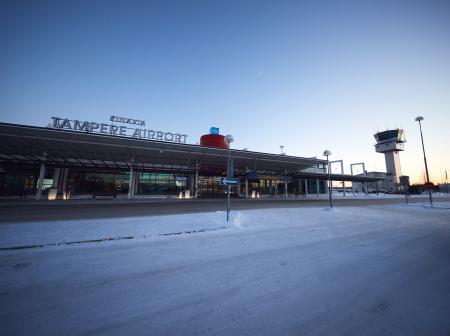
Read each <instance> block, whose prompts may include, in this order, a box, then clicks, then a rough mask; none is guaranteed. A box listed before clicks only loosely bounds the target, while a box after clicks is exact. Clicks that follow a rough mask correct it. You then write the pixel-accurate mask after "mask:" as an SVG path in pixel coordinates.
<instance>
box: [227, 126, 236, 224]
mask: <svg viewBox="0 0 450 336" xmlns="http://www.w3.org/2000/svg"><path fill="white" fill-rule="evenodd" d="M233 140H234V138H233V136H232V135H227V136H226V137H225V142H226V143H227V145H228V163H227V179H230V178H231V174H232V172H231V152H230V145H231V143H232V142H233ZM227 191H228V192H227V222H228V221H229V219H230V208H231V199H230V196H231V195H230V194H231V185H230V184H228V188H227Z"/></svg>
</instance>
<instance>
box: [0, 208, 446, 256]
mask: <svg viewBox="0 0 450 336" xmlns="http://www.w3.org/2000/svg"><path fill="white" fill-rule="evenodd" d="M446 209H450V203H436V206H435V207H434V208H432V209H430V208H429V206H427V204H426V203H420V204H418V205H417V204H410V206H406V205H383V206H366V207H341V208H340V207H338V208H333V209H328V208H285V209H280V208H277V209H255V210H242V211H232V212H231V214H230V215H231V216H230V222H227V221H226V213H225V212H224V211H217V212H209V213H195V214H183V215H166V216H146V217H130V218H117V219H93V220H67V221H51V222H33V223H26V224H24V223H17V224H2V225H0V249H5V248H11V247H24V246H42V245H44V246H45V245H59V244H65V243H75V242H88V241H96V240H115V239H132V238H158V237H162V236H163V237H165V236H171V235H182V234H190V233H199V232H208V231H217V230H222V231H223V230H225V229H227V230H230V229H231V230H244V229H245V230H251V229H255V228H258V229H261V228H263V229H264V228H265V229H275V230H276V229H278V228H281V227H298V226H311V227H314V226H316V225H319V224H322V225H323V224H327V225H328V224H329V225H332V226H333V227H338V226H339V225H348V223H350V222H353V223H364V222H373V221H377V222H378V223H379V225H380V226H382V225H384V224H383V223H384V222H386V219H388V218H389V219H391V220H396V221H398V222H399V223H404V224H405V225H412V224H413V223H414V216H415V213H417V211H422V212H423V211H434V210H435V211H446ZM448 214H449V215H450V212H448Z"/></svg>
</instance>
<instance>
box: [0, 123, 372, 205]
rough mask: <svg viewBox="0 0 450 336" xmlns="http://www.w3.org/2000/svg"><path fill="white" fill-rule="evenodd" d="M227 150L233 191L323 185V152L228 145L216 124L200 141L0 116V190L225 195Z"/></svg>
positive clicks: (54, 195) (264, 193) (270, 193)
mask: <svg viewBox="0 0 450 336" xmlns="http://www.w3.org/2000/svg"><path fill="white" fill-rule="evenodd" d="M228 155H230V157H231V162H232V164H231V166H232V167H231V171H232V173H233V177H235V178H237V179H238V182H239V183H238V185H237V186H235V187H232V193H233V196H235V197H286V196H299V195H307V194H320V193H326V192H327V183H326V181H327V179H328V174H327V167H326V161H325V160H322V159H317V158H304V157H295V156H289V155H285V154H268V153H260V152H252V151H248V150H237V149H228V146H227V144H226V143H225V142H224V137H223V135H220V134H219V132H218V129H215V128H212V129H211V131H210V134H206V135H204V136H202V137H201V139H200V144H198V145H193V144H188V143H187V135H186V134H179V133H172V132H162V131H156V130H151V129H146V128H145V122H144V121H140V120H134V119H128V118H120V117H114V116H112V117H111V119H110V122H109V123H96V122H88V121H79V120H69V119H65V118H57V117H52V123H51V124H49V126H48V127H36V126H27V125H17V124H7V123H0V197H2V198H11V197H13V198H32V199H38V200H39V199H68V198H72V199H73V198H95V197H99V196H112V197H123V198H126V197H127V198H134V197H151V196H174V197H180V196H181V197H186V198H193V197H194V198H196V197H224V196H225V191H226V189H225V187H224V186H223V185H221V184H220V178H221V177H224V176H226V175H227V162H228V161H227V160H228ZM331 178H332V179H333V180H335V181H360V182H373V181H375V180H376V178H373V177H368V176H356V175H355V176H353V175H342V174H340V175H338V174H332V175H331Z"/></svg>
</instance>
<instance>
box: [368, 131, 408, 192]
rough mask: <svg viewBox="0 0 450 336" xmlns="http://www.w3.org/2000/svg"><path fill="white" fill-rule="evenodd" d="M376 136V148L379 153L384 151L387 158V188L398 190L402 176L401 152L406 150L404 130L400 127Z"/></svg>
mask: <svg viewBox="0 0 450 336" xmlns="http://www.w3.org/2000/svg"><path fill="white" fill-rule="evenodd" d="M374 137H375V140H376V141H377V143H376V145H375V150H376V151H377V153H384V158H385V160H386V173H387V178H386V182H388V183H387V189H388V191H391V192H396V191H397V190H398V184H399V179H400V176H401V175H402V170H401V166H400V156H399V152H400V151H403V150H405V147H404V143H405V139H404V136H403V130H402V129H399V128H398V129H395V130H387V131H384V132H378V133H377V134H375V135H374Z"/></svg>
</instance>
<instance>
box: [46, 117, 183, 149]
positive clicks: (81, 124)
mask: <svg viewBox="0 0 450 336" xmlns="http://www.w3.org/2000/svg"><path fill="white" fill-rule="evenodd" d="M113 119H114V120H113ZM52 120H53V122H52V123H51V124H50V125H49V127H51V128H54V129H59V130H69V131H77V132H85V133H97V134H107V135H113V136H120V137H128V138H134V139H148V140H158V141H168V142H177V143H186V138H187V137H188V136H187V134H180V133H172V132H163V131H155V130H151V129H145V128H133V127H128V126H122V125H120V126H119V125H114V124H113V123H110V124H107V123H97V122H93V121H80V120H70V119H67V118H58V117H52ZM110 120H111V121H112V122H122V123H127V124H133V125H145V122H144V121H142V120H136V119H129V118H120V117H114V116H113V117H111V119H110Z"/></svg>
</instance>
